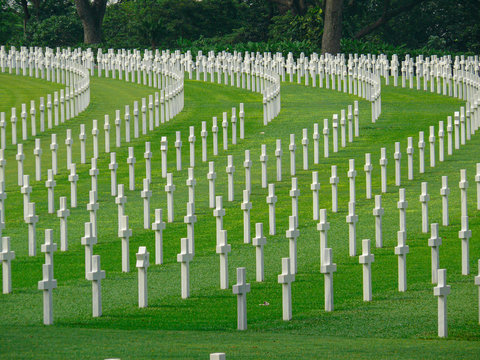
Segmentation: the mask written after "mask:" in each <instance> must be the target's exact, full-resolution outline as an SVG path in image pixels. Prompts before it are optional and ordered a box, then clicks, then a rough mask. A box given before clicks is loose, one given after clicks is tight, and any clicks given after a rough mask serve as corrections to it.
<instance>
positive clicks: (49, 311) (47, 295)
mask: <svg viewBox="0 0 480 360" xmlns="http://www.w3.org/2000/svg"><path fill="white" fill-rule="evenodd" d="M42 269H43V280H40V281H39V282H38V290H42V291H43V324H44V325H52V324H53V301H52V290H53V289H56V288H57V280H55V279H54V278H53V265H52V264H43V265H42Z"/></svg>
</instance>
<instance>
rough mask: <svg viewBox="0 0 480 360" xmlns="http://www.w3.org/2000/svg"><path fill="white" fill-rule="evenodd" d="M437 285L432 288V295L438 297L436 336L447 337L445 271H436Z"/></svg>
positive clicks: (448, 292)
mask: <svg viewBox="0 0 480 360" xmlns="http://www.w3.org/2000/svg"><path fill="white" fill-rule="evenodd" d="M437 277H438V285H437V286H435V287H434V288H433V295H435V296H438V336H439V337H447V336H448V324H447V296H448V295H449V294H450V285H447V270H446V269H438V270H437Z"/></svg>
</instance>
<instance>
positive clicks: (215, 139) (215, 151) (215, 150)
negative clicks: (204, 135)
mask: <svg viewBox="0 0 480 360" xmlns="http://www.w3.org/2000/svg"><path fill="white" fill-rule="evenodd" d="M212 134H213V155H214V156H217V155H218V126H217V117H216V116H214V117H213V118H212Z"/></svg>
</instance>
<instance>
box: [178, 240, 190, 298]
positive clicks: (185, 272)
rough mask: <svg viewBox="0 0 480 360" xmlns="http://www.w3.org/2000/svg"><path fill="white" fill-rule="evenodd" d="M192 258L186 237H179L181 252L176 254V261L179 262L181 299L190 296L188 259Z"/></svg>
mask: <svg viewBox="0 0 480 360" xmlns="http://www.w3.org/2000/svg"><path fill="white" fill-rule="evenodd" d="M192 259H193V254H192V253H191V252H190V249H189V248H188V239H187V238H182V239H181V252H180V254H177V262H179V263H180V264H181V265H180V270H181V286H182V299H186V298H189V297H190V261H192Z"/></svg>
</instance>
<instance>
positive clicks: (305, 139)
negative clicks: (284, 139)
mask: <svg viewBox="0 0 480 360" xmlns="http://www.w3.org/2000/svg"><path fill="white" fill-rule="evenodd" d="M308 144H309V141H308V129H303V137H302V148H303V170H308Z"/></svg>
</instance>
